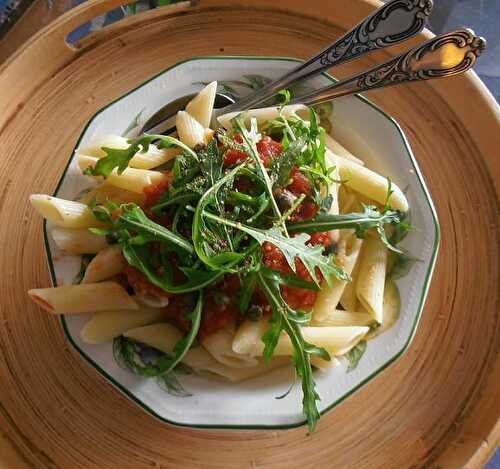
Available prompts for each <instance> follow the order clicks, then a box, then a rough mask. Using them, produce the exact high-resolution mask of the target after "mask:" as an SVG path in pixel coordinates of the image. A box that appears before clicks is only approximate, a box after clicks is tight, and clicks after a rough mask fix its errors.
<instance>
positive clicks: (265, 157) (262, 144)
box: [224, 134, 283, 167]
mask: <svg viewBox="0 0 500 469" xmlns="http://www.w3.org/2000/svg"><path fill="white" fill-rule="evenodd" d="M234 141H235V142H237V143H243V138H242V137H241V135H240V134H236V135H235V136H234ZM257 151H258V152H259V156H260V158H261V160H262V162H263V163H264V166H266V167H267V166H269V164H270V162H271V160H272V159H273V158H275V157H276V156H277V155H279V154H280V153H281V152H282V151H283V146H282V145H281V143H279V142H276V141H274V140H273V139H272V138H271V137H268V136H264V137H263V138H262V139H261V140H260V141H259V142H257ZM246 158H247V154H246V153H245V152H243V151H240V150H235V149H232V148H231V149H229V150H227V151H226V153H225V155H224V164H225V165H227V166H229V165H233V164H236V163H239V162H240V161H243V160H246Z"/></svg>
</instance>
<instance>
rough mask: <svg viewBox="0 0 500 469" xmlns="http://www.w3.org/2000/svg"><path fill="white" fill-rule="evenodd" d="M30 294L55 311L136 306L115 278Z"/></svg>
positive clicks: (68, 311) (89, 311) (133, 307)
mask: <svg viewBox="0 0 500 469" xmlns="http://www.w3.org/2000/svg"><path fill="white" fill-rule="evenodd" d="M28 295H29V296H30V298H31V299H32V300H33V301H34V302H35V303H36V304H38V305H39V306H41V307H42V308H43V309H45V310H47V311H48V312H49V313H52V314H78V313H97V312H100V311H113V310H122V309H127V310H128V309H137V308H138V306H137V303H136V302H135V301H134V299H133V298H132V297H131V296H129V294H128V293H127V292H126V290H125V289H124V288H123V287H122V286H121V285H119V284H118V283H116V282H101V283H87V284H80V285H66V286H62V287H55V288H37V289H33V290H29V291H28Z"/></svg>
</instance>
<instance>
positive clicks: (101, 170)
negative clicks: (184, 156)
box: [83, 135, 198, 178]
mask: <svg viewBox="0 0 500 469" xmlns="http://www.w3.org/2000/svg"><path fill="white" fill-rule="evenodd" d="M153 142H159V143H158V144H157V147H158V148H159V149H162V148H171V147H173V146H177V147H180V148H182V149H183V150H184V151H185V152H187V153H189V154H190V155H191V156H193V157H194V158H195V159H196V160H198V155H197V154H196V153H195V152H194V151H193V150H191V148H189V147H188V146H187V145H185V144H184V143H182V142H181V141H180V140H177V139H176V138H174V137H169V136H165V135H147V136H145V137H141V138H138V139H136V140H129V143H130V146H129V147H128V148H124V149H117V148H108V147H102V150H103V151H104V152H105V153H106V156H105V157H103V158H100V159H99V160H98V161H97V163H96V165H95V166H94V167H93V168H87V169H86V170H85V171H84V172H83V173H84V174H86V175H87V176H104V177H105V178H107V177H108V176H109V175H110V174H111V173H112V172H113V170H114V169H115V168H117V171H118V174H121V173H123V171H125V170H126V169H127V167H128V164H129V162H130V160H131V159H132V158H133V157H134V155H135V154H136V153H137V152H139V151H140V152H142V153H145V152H147V151H148V149H149V146H150V145H151V144H152V143H153Z"/></svg>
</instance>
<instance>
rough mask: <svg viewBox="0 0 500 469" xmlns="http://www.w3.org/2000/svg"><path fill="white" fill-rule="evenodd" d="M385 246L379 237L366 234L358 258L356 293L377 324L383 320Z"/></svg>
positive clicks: (385, 265)
mask: <svg viewBox="0 0 500 469" xmlns="http://www.w3.org/2000/svg"><path fill="white" fill-rule="evenodd" d="M386 267H387V248H386V247H385V246H384V244H383V243H382V241H381V240H380V238H378V237H371V236H367V238H366V240H365V244H364V246H363V252H362V254H361V257H360V259H359V273H358V278H357V281H356V295H357V297H358V300H359V301H360V303H361V305H362V306H363V307H364V308H365V309H366V311H368V312H369V313H370V314H371V315H372V317H373V319H375V321H377V322H378V323H379V324H381V323H382V320H383V317H384V315H383V301H384V285H385V274H386Z"/></svg>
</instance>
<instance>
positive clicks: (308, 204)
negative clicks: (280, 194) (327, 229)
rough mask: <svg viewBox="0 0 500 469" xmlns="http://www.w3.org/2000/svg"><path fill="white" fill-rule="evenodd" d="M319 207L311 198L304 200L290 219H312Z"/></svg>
mask: <svg viewBox="0 0 500 469" xmlns="http://www.w3.org/2000/svg"><path fill="white" fill-rule="evenodd" d="M318 210H319V207H318V205H317V204H315V203H314V202H312V201H310V200H305V201H304V202H302V203H301V204H300V205H299V206H298V208H297V210H295V212H293V214H292V215H291V216H290V221H302V220H310V219H311V218H314V216H315V215H316V214H317V213H318Z"/></svg>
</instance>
